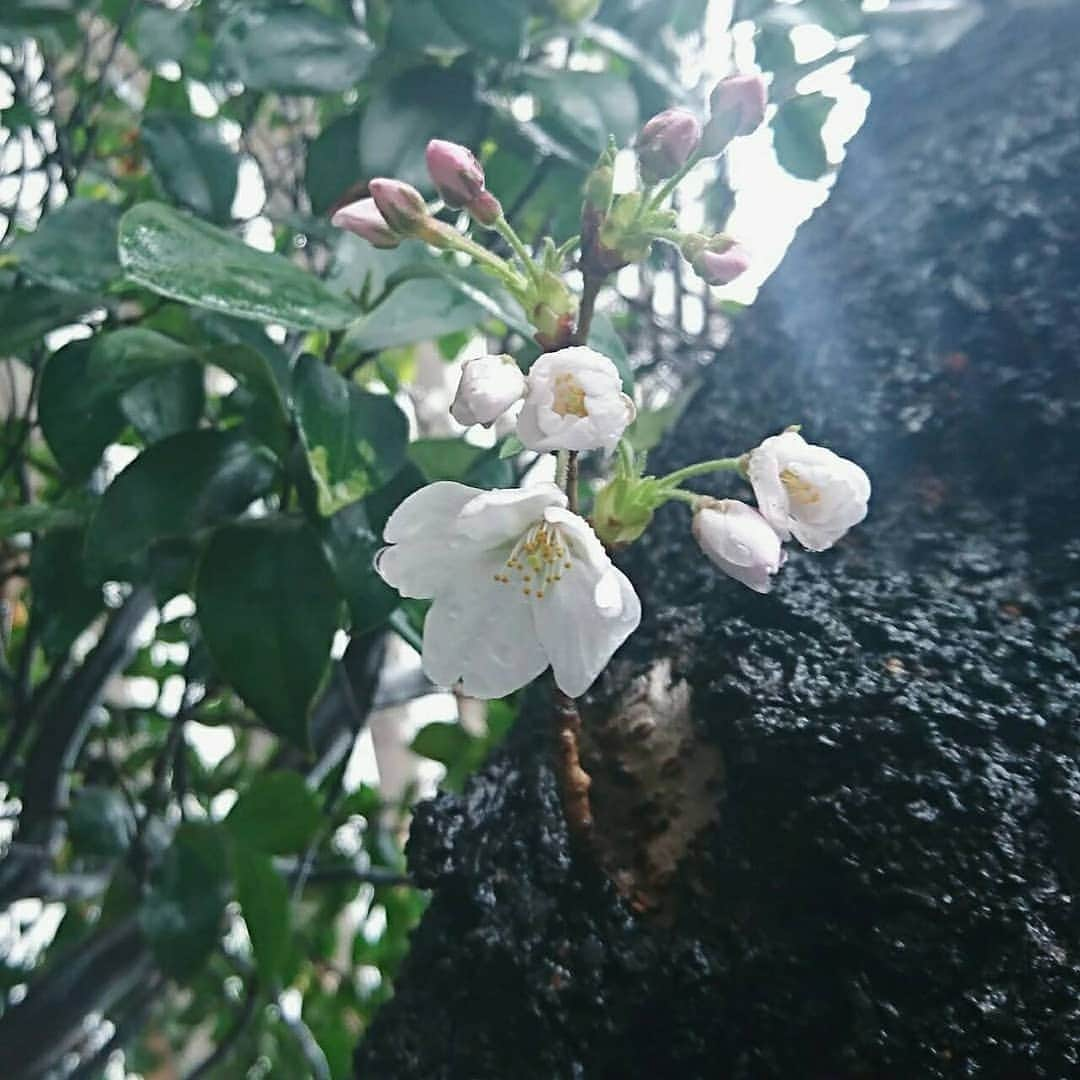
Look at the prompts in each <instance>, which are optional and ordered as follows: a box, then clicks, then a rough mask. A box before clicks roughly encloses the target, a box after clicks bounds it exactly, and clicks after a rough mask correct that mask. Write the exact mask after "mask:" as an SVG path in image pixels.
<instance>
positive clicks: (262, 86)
mask: <svg viewBox="0 0 1080 1080" xmlns="http://www.w3.org/2000/svg"><path fill="white" fill-rule="evenodd" d="M372 53H373V50H372V47H371V45H370V43H369V42H368V41H367V39H366V38H365V37H364V36H363V35H362V34H361V33H360V32H359V31H357V30H356V29H355V28H354V27H352V26H350V25H349V24H347V23H345V22H343V21H342V20H340V19H332V18H329V17H328V16H326V15H322V14H320V13H319V12H317V11H312V10H311V9H309V8H294V9H292V10H287V11H282V10H278V11H275V10H272V9H271V10H263V9H257V8H254V9H252V10H248V11H238V12H236V14H234V15H233V16H231V17H230V18H228V19H226V20H225V22H224V23H222V25H221V28H220V29H219V30H218V33H217V37H216V38H215V40H214V61H213V62H214V66H215V69H216V71H217V73H218V75H219V76H220V77H221V78H223V79H226V80H235V81H237V82H241V83H243V84H244V85H245V86H246V87H247V88H248V89H249V90H279V91H284V92H290V93H297V94H332V93H336V92H339V91H342V90H348V89H350V88H351V87H353V86H356V85H357V83H359V82H361V81H362V80H363V78H364V75H365V74H366V72H367V68H368V64H369V62H370V60H371V56H372Z"/></svg>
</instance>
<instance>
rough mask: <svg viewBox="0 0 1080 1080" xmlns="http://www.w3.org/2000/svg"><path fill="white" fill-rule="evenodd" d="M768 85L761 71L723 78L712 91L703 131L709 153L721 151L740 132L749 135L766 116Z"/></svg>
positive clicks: (703, 142) (705, 149)
mask: <svg viewBox="0 0 1080 1080" xmlns="http://www.w3.org/2000/svg"><path fill="white" fill-rule="evenodd" d="M768 96H769V95H768V89H767V88H766V86H765V80H764V79H763V78H762V77H761V76H760V75H732V76H731V77H730V78H727V79H721V80H720V82H718V83H717V84H716V86H715V87H713V92H712V93H711V94H710V95H709V110H710V115H709V120H708V123H707V124H706V125H705V131H704V133H703V135H702V140H701V141H702V148H703V149H704V151H705V153H707V154H719V153H720V151H721V150H723V149H724V147H725V146H727V144H728V143H729V142H731V140H732V139H734V138H735V137H736V136H737V135H750V134H751V133H752V132H754V131H755V130H756V129H757V128H758V126H759V125H760V124H761V122H762V120H764V119H765V105H766V103H767V102H768Z"/></svg>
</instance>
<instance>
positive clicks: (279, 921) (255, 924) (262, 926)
mask: <svg viewBox="0 0 1080 1080" xmlns="http://www.w3.org/2000/svg"><path fill="white" fill-rule="evenodd" d="M271 812H272V813H281V810H280V809H274V810H272V811H271ZM233 866H234V869H235V873H236V898H237V900H239V901H240V913H241V914H242V915H243V916H244V922H245V923H247V928H248V934H249V936H250V937H251V951H252V953H253V954H254V956H255V967H256V969H257V970H258V972H259V978H260V979H261V980H262V981H263V983H264V985H266V986H273V985H274V984H275V983H276V982H277V981H278V980H279V979H280V978H281V976H282V972H283V969H284V967H285V963H286V961H287V960H288V955H289V940H290V936H291V926H290V917H289V887H288V885H287V884H286V882H285V879H284V878H283V877H282V876H281V874H279V873H278V872H277V871H276V870H275V869H274V864H273V863H272V862H271V860H270V857H269V856H268V855H263V854H262V853H261V852H258V851H253V850H251V849H249V848H244V847H238V848H236V849H234V852H233Z"/></svg>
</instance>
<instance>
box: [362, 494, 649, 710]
mask: <svg viewBox="0 0 1080 1080" xmlns="http://www.w3.org/2000/svg"><path fill="white" fill-rule="evenodd" d="M383 539H384V540H386V542H387V543H388V544H389V545H390V546H389V547H386V548H383V549H382V551H380V552H379V555H378V558H377V560H376V569H377V570H378V572H379V573H380V574H381V575H382V577H383V578H384V579H385V580H386V581H387V582H388V583H389V584H390V585H392V586H394V588H396V589H397V590H398V591H399V592H400V593H401V595H402V596H407V597H415V598H417V599H431V601H432V605H431V609H430V611H428V614H427V620H426V622H425V623H424V643H423V662H424V670H425V671H426V672H427V674H428V676H429V677H430V678H431V680H432V681H433V682H435V683H438V684H439V685H441V686H452V685H454V684H455V683H457V682H458V681H459V680H460V682H461V688H462V690H463V692H464V693H466V694H469V695H470V696H472V697H479V698H497V697H502V696H503V695H505V694H509V693H510V692H511V691H513V690H517V689H518V688H519V687H522V686H524V685H525V684H526V683H528V682H530V681H531V680H532V679H535V678H536V677H537V676H538V675H539V674H540V673H541V672H542V671H544V669H545V668H546V667H548V665H549V664H550V665H551V668H552V671H553V673H554V676H555V682H556V683H557V684H558V686H559V688H560V689H561V690H562V691H563V692H564V693H566V694H569V695H570V696H571V697H577V696H579V695H580V694H583V693H584V692H585V691H586V690H587V689H588V688H589V686H590V685H592V683H593V681H594V680H595V679H596V677H597V675H599V674H600V672H601V671H602V670H603V669H604V666H605V665H606V664H607V662H608V660H610V659H611V656H612V654H613V653H614V652H615V650H616V649H617V648H618V647H619V646H620V645H621V644H622V643H623V641H625V640H626V638H627V637H628V636H629V635H630V634H631V633H632V632H633V631H634V630H635V629H636V628H637V625H638V623H639V622H640V620H641V604H640V602H639V600H638V597H637V593H635V592H634V587H633V585H631V584H630V582H629V580H628V579H627V578H626V576H625V575H624V574H623V573H622V572H621V571H620V570H618V569H616V568H615V567H614V566H613V565H612V563H611V560H610V559H609V558H608V556H607V553H606V552H605V551H604V548H603V545H602V544H601V543H600V541H599V540H598V539H597V538H596V534H595V533H594V532H593V531H592V529H591V528H590V527H589V525H588V524H587V523H586V522H585V521H584V520H583V519H582V518H580V517H579V516H578V515H577V514H573V513H571V512H570V511H569V510H567V509H566V496H565V495H564V494H563V492H562V491H560V490H559V488H557V487H556V486H555V485H554V484H537V485H535V486H533V487H528V488H515V489H510V490H505V491H481V490H480V489H478V488H472V487H466V486H465V485H464V484H456V483H452V482H449V481H442V482H439V483H435V484H430V485H429V486H428V487H425V488H422V489H421V490H420V491H417V492H415V493H414V494H412V495H410V496H409V497H408V498H407V499H406V500H405V501H404V502H403V503H402V504H401V505H400V506H399V507H398V508H397V509H396V510H395V511H394V513H393V514H391V516H390V520H389V521H388V522H387V523H386V529H385V530H384V532H383Z"/></svg>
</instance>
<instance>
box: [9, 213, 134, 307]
mask: <svg viewBox="0 0 1080 1080" xmlns="http://www.w3.org/2000/svg"><path fill="white" fill-rule="evenodd" d="M119 217H120V212H119V211H118V210H117V209H116V207H114V206H110V205H109V204H108V203H105V202H100V201H98V200H96V199H71V200H70V201H69V202H66V203H64V205H63V206H60V207H58V208H57V209H55V210H53V211H51V212H50V213H49V214H48V215H47V216H46V217H44V218H43V219H42V221H41V223H40V224H39V225H38V227H37V228H36V229H35V230H34V232H32V233H30V234H28V235H27V236H22V237H20V238H19V241H18V243H16V244H15V247H14V251H15V254H16V256H17V257H18V260H19V269H20V270H21V271H22V272H23V273H24V274H25V275H26V276H27V277H28V278H30V279H31V280H32V281H35V282H37V283H38V284H39V285H47V286H48V287H49V288H51V289H59V290H61V291H66V292H76V293H91V294H100V293H102V292H104V291H105V289H106V287H107V286H108V285H109V283H110V282H112V281H113V280H115V279H116V278H118V277H119V276H120V266H119V265H118V263H117V261H116V225H117V221H118V220H119Z"/></svg>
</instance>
